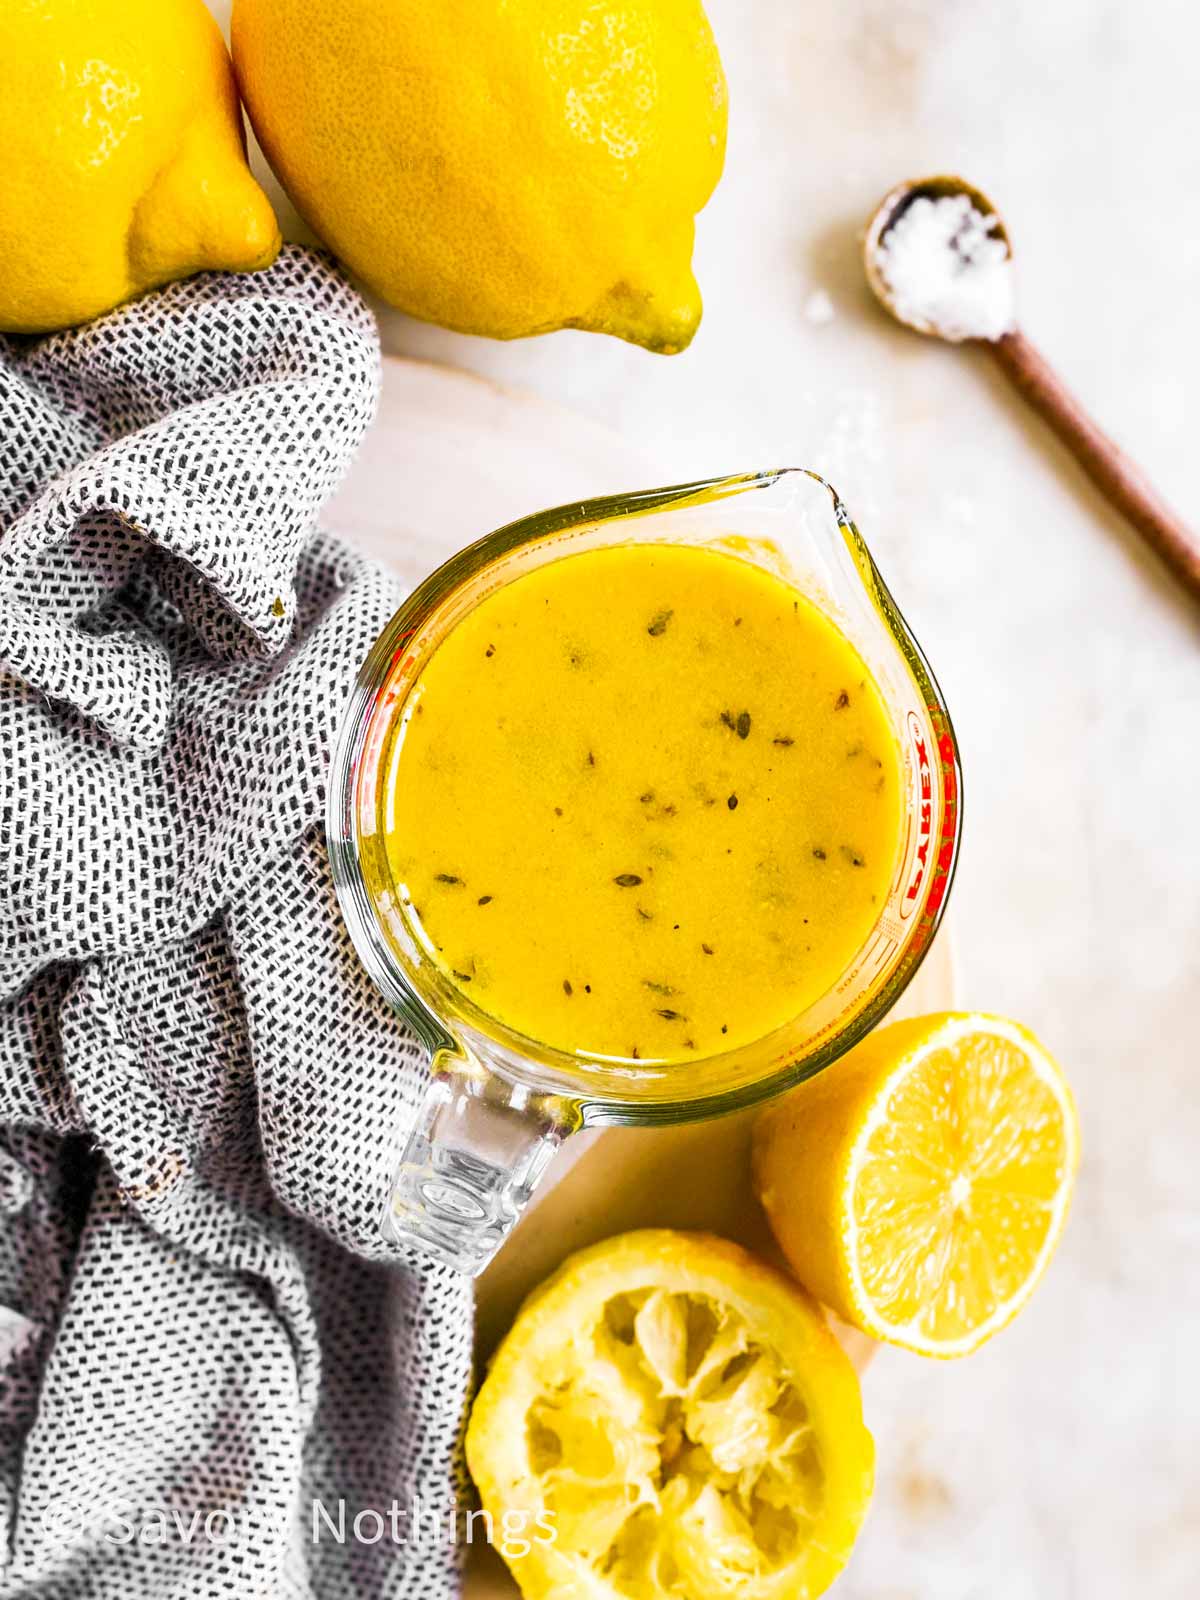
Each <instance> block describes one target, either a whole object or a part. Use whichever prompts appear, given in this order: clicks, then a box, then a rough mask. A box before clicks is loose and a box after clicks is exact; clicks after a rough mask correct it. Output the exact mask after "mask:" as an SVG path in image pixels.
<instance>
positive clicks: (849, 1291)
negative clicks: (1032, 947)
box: [754, 1012, 1079, 1356]
mask: <svg viewBox="0 0 1200 1600" xmlns="http://www.w3.org/2000/svg"><path fill="white" fill-rule="evenodd" d="M1078 1164H1079V1130H1078V1124H1077V1121H1076V1116H1075V1107H1074V1102H1073V1100H1072V1097H1071V1091H1070V1089H1069V1087H1068V1085H1067V1082H1066V1079H1065V1078H1064V1077H1063V1075H1062V1072H1061V1070H1060V1069H1059V1067H1058V1066H1057V1065H1056V1063H1055V1062H1054V1061H1053V1059H1052V1058H1051V1057H1050V1055H1049V1054H1048V1053H1047V1051H1046V1050H1045V1049H1044V1048H1043V1047H1042V1045H1040V1044H1039V1043H1038V1041H1037V1039H1035V1038H1034V1036H1033V1034H1031V1033H1030V1032H1029V1030H1028V1029H1026V1028H1023V1027H1021V1026H1020V1025H1019V1024H1018V1023H1015V1022H1009V1021H1007V1020H1006V1019H1004V1018H1002V1017H988V1016H979V1015H966V1014H955V1013H949V1012H947V1013H942V1014H939V1015H935V1016H929V1017H918V1018H917V1019H915V1020H913V1021H906V1022H897V1023H893V1024H892V1025H891V1026H890V1027H887V1028H881V1029H879V1030H878V1031H877V1032H876V1033H873V1034H871V1035H870V1037H869V1038H867V1039H866V1040H865V1041H864V1042H863V1043H862V1044H860V1045H859V1046H858V1047H857V1048H856V1049H855V1050H852V1051H851V1052H850V1054H849V1055H848V1056H846V1057H845V1059H844V1060H842V1061H840V1062H838V1063H837V1064H836V1065H834V1066H832V1067H830V1068H828V1069H827V1070H826V1071H825V1072H823V1073H821V1074H819V1075H818V1076H817V1077H815V1078H812V1079H810V1080H809V1081H808V1082H807V1083H802V1084H801V1085H800V1086H799V1087H798V1088H797V1089H794V1090H792V1092H791V1093H790V1094H788V1095H785V1096H784V1098H783V1099H782V1100H780V1101H777V1102H776V1103H775V1104H774V1105H772V1106H769V1107H768V1108H767V1110H766V1111H764V1112H763V1113H762V1115H761V1116H760V1118H759V1120H758V1124H757V1126H756V1128H755V1136H754V1173H755V1187H756V1188H757V1191H758V1195H759V1198H760V1200H761V1201H762V1204H763V1208H764V1209H765V1211H766V1213H767V1217H768V1219H769V1220H770V1223H771V1227H772V1230H773V1231H774V1233H775V1236H776V1238H777V1239H778V1241H779V1244H780V1246H781V1247H782V1249H783V1252H784V1254H785V1256H786V1257H787V1259H788V1264H789V1265H790V1266H791V1268H792V1270H793V1271H794V1272H795V1274H796V1276H797V1277H798V1278H799V1279H800V1280H801V1282H803V1283H804V1284H805V1285H806V1286H807V1287H808V1288H809V1289H811V1290H812V1292H813V1293H814V1294H815V1295H817V1296H818V1298H819V1299H821V1300H823V1301H824V1302H825V1304H826V1305H829V1306H832V1307H833V1308H834V1310H835V1311H837V1312H838V1314H839V1315H840V1316H842V1317H844V1318H845V1320H846V1321H847V1322H850V1323H853V1324H854V1326H855V1327H858V1328H861V1329H862V1330H863V1331H864V1332H866V1333H869V1334H873V1335H874V1336H875V1338H877V1339H886V1340H888V1341H889V1342H890V1343H893V1344H898V1345H902V1346H904V1347H905V1348H906V1349H908V1350H914V1351H917V1352H918V1353H919V1354H921V1355H929V1356H959V1355H967V1354H969V1353H970V1352H971V1351H972V1350H976V1349H978V1348H979V1346H980V1345H981V1344H982V1343H983V1342H984V1340H985V1339H988V1338H990V1337H991V1336H992V1334H994V1333H996V1332H998V1331H999V1330H1000V1329H1001V1328H1003V1327H1004V1326H1005V1324H1006V1323H1008V1322H1010V1321H1011V1320H1012V1318H1013V1317H1015V1316H1016V1314H1017V1312H1018V1311H1019V1310H1020V1309H1021V1307H1022V1306H1023V1305H1025V1303H1026V1302H1027V1301H1028V1299H1029V1297H1030V1295H1031V1294H1032V1293H1033V1290H1034V1288H1035V1286H1036V1284H1037V1282H1038V1279H1039V1278H1040V1277H1041V1275H1042V1273H1043V1272H1044V1271H1045V1269H1046V1266H1047V1264H1048V1263H1049V1260H1050V1257H1051V1255H1052V1254H1053V1252H1054V1247H1055V1245H1056V1244H1057V1243H1058V1240H1059V1237H1060V1235H1061V1234H1062V1230H1063V1226H1064V1224H1065V1221H1066V1215H1067V1207H1068V1205H1069V1203H1070V1198H1071V1190H1072V1187H1073V1184H1074V1178H1075V1171H1076V1168H1077V1166H1078Z"/></svg>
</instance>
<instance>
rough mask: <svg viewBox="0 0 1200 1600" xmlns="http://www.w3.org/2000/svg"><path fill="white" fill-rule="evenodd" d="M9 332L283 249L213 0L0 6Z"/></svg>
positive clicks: (82, 317)
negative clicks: (247, 137)
mask: <svg viewBox="0 0 1200 1600" xmlns="http://www.w3.org/2000/svg"><path fill="white" fill-rule="evenodd" d="M0 72H2V73H3V79H4V92H3V94H0V149H3V151H4V175H3V177H2V178H0V329H3V330H4V331H6V332H16V333H43V332H48V331H50V330H52V329H56V328H65V327H69V326H71V325H73V324H75V323H78V322H85V321H88V320H89V319H90V318H92V317H95V316H98V315H99V314H100V313H101V312H104V311H109V310H111V309H112V307H113V306H116V305H119V304H120V303H121V302H122V301H123V300H127V299H129V298H130V297H131V296H132V295H136V294H139V293H141V292H142V291H143V290H145V289H148V288H151V287H153V286H154V285H156V284H161V283H166V282H168V281H169V280H171V279H173V278H181V277H186V276H188V275H189V274H190V273H193V272H197V271H200V270H201V269H203V268H222V269H226V270H233V271H250V270H253V269H255V268H258V267H265V266H269V265H270V263H271V262H272V261H273V260H274V258H275V255H276V253H277V252H278V250H279V243H280V239H279V229H278V226H277V224H276V221H275V214H274V212H273V211H272V209H271V205H270V202H269V201H268V200H267V197H266V196H265V195H264V194H263V192H262V190H261V189H260V188H259V186H258V184H257V183H256V182H255V181H254V178H253V177H252V176H251V173H250V169H249V167H248V166H247V165H246V156H245V145H244V139H243V133H242V121H241V109H240V107H239V105H238V98H237V88H236V84H235V82H234V78H233V71H232V67H231V65H230V61H229V57H228V55H227V53H226V51H225V46H224V43H223V41H222V39H221V35H220V31H219V30H218V28H217V25H216V23H215V22H214V20H213V18H212V17H211V16H210V15H209V13H208V11H207V9H206V8H205V6H204V4H203V0H4V4H3V6H0Z"/></svg>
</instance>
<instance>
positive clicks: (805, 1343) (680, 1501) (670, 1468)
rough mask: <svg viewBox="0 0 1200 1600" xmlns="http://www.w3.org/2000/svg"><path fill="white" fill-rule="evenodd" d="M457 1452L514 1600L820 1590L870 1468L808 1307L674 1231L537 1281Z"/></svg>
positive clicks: (859, 1513) (731, 1249)
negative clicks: (515, 1592)
mask: <svg viewBox="0 0 1200 1600" xmlns="http://www.w3.org/2000/svg"><path fill="white" fill-rule="evenodd" d="M466 1453H467V1464H468V1467H469V1469H470V1472H471V1476H472V1477H473V1479H474V1481H475V1485H476V1487H477V1489H478V1490H479V1495H480V1499H481V1502H482V1505H483V1508H484V1511H485V1512H486V1513H487V1514H488V1516H489V1517H490V1518H491V1522H492V1527H493V1529H494V1530H495V1535H494V1542H495V1543H496V1544H497V1545H498V1546H499V1548H500V1551H501V1554H502V1555H503V1556H504V1557H505V1560H506V1561H507V1562H508V1564H509V1567H510V1569H511V1571H512V1573H513V1576H514V1578H515V1579H516V1581H517V1584H518V1585H519V1587H520V1590H521V1593H522V1595H523V1596H525V1600H714V1597H716V1596H718V1595H730V1596H732V1595H737V1596H738V1600H816V1596H818V1595H820V1594H823V1593H824V1592H825V1590H826V1589H827V1588H828V1587H829V1585H830V1584H831V1583H832V1582H833V1581H834V1579H835V1578H836V1577H837V1575H838V1573H839V1572H840V1571H841V1570H842V1568H843V1567H844V1565H845V1563H846V1561H847V1559H848V1558H849V1555H850V1552H851V1550H852V1548H853V1545H854V1541H855V1538H856V1537H857V1534H858V1531H859V1528H860V1526H861V1524H862V1520H863V1517H864V1516H865V1514H866V1509H867V1505H868V1503H869V1501H870V1496H871V1488H872V1481H873V1472H874V1446H873V1444H872V1440H871V1436H870V1434H869V1433H868V1432H867V1430H866V1428H865V1427H864V1426H863V1421H862V1402H861V1397H860V1393H859V1387H858V1380H857V1377H856V1375H855V1372H854V1369H853V1367H852V1366H851V1365H850V1362H849V1360H848V1358H847V1356H846V1355H845V1353H844V1352H843V1350H842V1349H841V1346H840V1345H839V1344H838V1342H837V1340H836V1339H835V1338H834V1337H833V1335H832V1333H831V1332H830V1331H829V1328H828V1327H827V1326H826V1323H825V1320H824V1317H823V1316H822V1314H821V1312H820V1310H819V1308H818V1307H817V1306H816V1305H815V1303H814V1302H813V1301H812V1300H811V1299H810V1298H809V1297H808V1295H807V1294H806V1293H805V1292H804V1291H803V1290H802V1289H801V1288H800V1287H799V1286H798V1285H797V1284H795V1283H793V1282H791V1281H790V1280H789V1279H787V1278H786V1277H785V1276H784V1275H783V1274H782V1273H779V1272H776V1271H775V1269H774V1268H772V1267H770V1266H768V1265H767V1264H766V1263H765V1262H762V1261H759V1260H758V1259H757V1258H755V1257H754V1256H752V1255H750V1254H749V1253H748V1252H746V1251H745V1250H742V1249H741V1248H740V1247H739V1246H737V1245H734V1244H731V1243H729V1242H727V1241H726V1240H723V1239H717V1238H713V1237H712V1236H711V1235H707V1234H695V1233H679V1232H675V1231H673V1230H669V1229H646V1230H642V1231H638V1232H634V1233H627V1234H621V1235H618V1236H617V1237H615V1238H612V1239H607V1240H605V1241H603V1242H602V1243H600V1244H597V1245H593V1246H591V1247H590V1248H588V1249H586V1250H581V1251H579V1252H578V1253H577V1254H575V1255H573V1256H571V1257H570V1258H569V1259H568V1260H567V1261H565V1262H564V1263H563V1265H562V1266H561V1267H560V1268H559V1269H558V1271H557V1272H555V1273H553V1274H552V1275H551V1276H550V1277H549V1278H548V1279H547V1280H546V1282H545V1283H543V1284H542V1285H541V1286H540V1288H538V1289H536V1290H535V1291H534V1292H533V1294H532V1295H530V1297H529V1298H528V1300H527V1301H526V1302H525V1304H524V1306H523V1307H522V1308H521V1310H520V1312H519V1313H518V1315H517V1318H516V1320H515V1322H514V1324H513V1326H512V1328H511V1329H510V1331H509V1333H508V1335H507V1336H506V1338H505V1339H504V1341H503V1343H502V1344H501V1345H500V1347H499V1349H498V1350H497V1352H496V1354H495V1356H494V1357H493V1358H492V1363H491V1368H490V1371H489V1373H488V1376H487V1379H486V1381H485V1382H484V1384H483V1386H482V1388H481V1389H480V1392H479V1395H478V1397H477V1399H476V1401H475V1405H474V1407H473V1409H472V1412H471V1418H470V1422H469V1425H468V1429H467V1437H466ZM511 1530H517V1531H518V1532H519V1533H523V1539H522V1541H521V1543H518V1542H517V1540H516V1538H515V1537H510V1538H507V1539H506V1538H505V1537H504V1535H505V1534H506V1533H509V1532H510V1531H511Z"/></svg>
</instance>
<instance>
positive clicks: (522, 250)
mask: <svg viewBox="0 0 1200 1600" xmlns="http://www.w3.org/2000/svg"><path fill="white" fill-rule="evenodd" d="M233 58H234V65H235V67H236V69H237V73H238V79H239V82H240V85H241V90H242V96H243V98H244V100H245V102H246V107H247V109H248V111H249V113H250V119H251V121H252V123H253V124H254V130H255V132H256V133H257V135H258V138H259V141H260V143H261V144H262V147H263V149H264V151H265V152H266V155H267V158H268V160H269V161H270V163H271V165H272V166H273V167H274V169H275V172H276V174H277V176H278V177H279V179H280V181H281V182H282V184H283V186H284V188H285V189H286V190H287V191H288V193H289V195H290V196H291V198H292V200H293V201H294V203H295V205H296V207H297V209H298V210H299V211H300V212H301V214H302V215H303V216H304V218H305V219H306V221H307V222H308V223H309V224H310V226H311V227H312V228H313V229H314V230H315V231H316V233H318V234H319V235H320V237H321V238H322V239H324V240H325V242H326V243H327V244H328V245H329V246H330V247H331V248H332V249H333V250H334V251H335V252H336V253H337V254H338V255H339V256H341V257H342V259H343V260H344V261H345V262H347V263H348V265H349V266H351V267H352V268H353V269H354V271H355V272H357V273H358V274H359V276H360V277H361V278H362V279H363V280H364V281H365V282H366V284H367V285H368V286H369V287H370V288H371V289H373V290H374V291H375V292H376V293H377V294H379V295H380V296H381V297H382V298H383V299H384V300H386V301H388V302H389V303H390V304H392V305H395V306H398V307H400V309H401V310H404V311H407V312H409V313H411V314H412V315H413V316H416V317H421V318H423V319H425V320H426V321H428V322H437V323H441V324H442V325H443V326H445V327H448V328H456V329H458V330H459V331H461V332H465V333H480V334H488V335H490V336H491V337H493V338H498V339H512V338H518V337H520V336H522V335H525V334H533V333H546V332H549V331H550V330H551V329H554V328H587V329H592V330H594V331H597V332H602V333H612V334H616V335H617V336H618V337H619V338H622V339H629V340H632V341H633V342H634V343H635V344H640V345H645V346H646V347H647V348H648V349H651V350H658V351H662V352H664V353H669V352H673V351H676V350H681V349H683V347H684V346H685V345H686V344H687V343H688V342H689V340H690V339H691V337H692V335H693V334H694V333H695V331H696V327H697V324H698V323H699V321H700V292H699V289H698V288H697V286H696V280H695V278H694V277H693V275H692V269H691V254H692V240H693V234H694V220H693V219H694V217H695V214H696V212H697V211H699V210H700V208H701V207H702V206H703V205H704V203H705V201H706V200H707V199H708V197H709V195H710V194H711V193H712V190H713V188H714V186H715V185H716V182H717V179H718V178H719V177H720V174H721V167H722V164H723V161H724V151H725V124H726V96H725V79H724V75H723V73H722V71H721V61H720V57H719V55H718V54H717V48H716V44H715V43H714V41H713V37H712V33H711V31H710V29H709V26H708V21H707V19H706V17H705V15H704V12H703V10H702V8H701V6H700V4H699V0H436V3H435V4H430V3H429V0H325V3H323V4H322V5H319V6H313V5H311V4H310V3H309V0H235V4H234V10H233Z"/></svg>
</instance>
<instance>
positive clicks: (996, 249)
mask: <svg viewBox="0 0 1200 1600" xmlns="http://www.w3.org/2000/svg"><path fill="white" fill-rule="evenodd" d="M998 221H999V219H998V218H997V217H995V216H988V215H986V214H985V213H984V212H982V211H980V210H978V209H977V207H976V206H974V205H973V204H972V202H971V200H970V198H969V196H967V195H965V194H954V195H943V196H941V197H940V198H939V199H936V200H934V199H931V198H930V197H929V196H927V195H920V196H918V197H917V199H915V200H913V201H912V202H911V203H910V204H909V205H908V206H906V207H905V208H904V210H903V211H902V212H901V213H900V215H899V217H897V219H896V221H895V222H894V223H893V224H892V225H891V227H890V228H888V229H887V231H886V232H885V233H884V235H883V237H882V238H881V239H880V241H879V243H878V245H877V246H876V249H875V266H876V268H877V270H878V273H879V276H880V278H881V279H882V280H883V282H884V283H885V284H886V285H887V288H888V290H889V291H890V293H891V297H892V307H893V310H894V311H895V313H896V315H897V316H898V317H899V318H900V320H901V322H906V323H909V324H910V325H911V326H913V327H916V328H919V329H920V330H921V331H922V332H924V333H937V334H940V336H941V337H942V338H943V339H951V340H953V341H955V342H958V341H959V340H962V339H999V338H1001V337H1002V336H1003V335H1004V334H1006V333H1009V332H1011V330H1012V329H1013V328H1014V327H1015V326H1016V309H1015V299H1014V293H1013V267H1012V257H1011V256H1010V255H1009V250H1008V245H1007V244H1006V243H1005V241H1004V239H1003V238H998V237H997V236H996V234H995V231H994V230H995V228H996V226H997V223H998Z"/></svg>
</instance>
